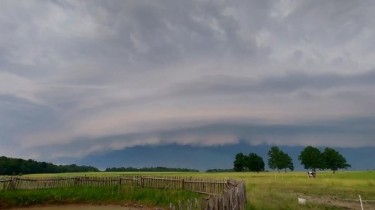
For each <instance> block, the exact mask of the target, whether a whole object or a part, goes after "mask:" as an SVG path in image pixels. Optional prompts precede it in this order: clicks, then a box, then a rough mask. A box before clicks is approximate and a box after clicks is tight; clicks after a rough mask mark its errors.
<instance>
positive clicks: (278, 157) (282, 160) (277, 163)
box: [268, 146, 294, 172]
mask: <svg viewBox="0 0 375 210" xmlns="http://www.w3.org/2000/svg"><path fill="white" fill-rule="evenodd" d="M268 167H269V168H270V169H273V170H275V169H277V170H278V171H280V170H282V169H284V170H285V172H286V170H287V169H289V170H291V171H293V170H294V165H293V161H292V158H291V157H290V156H289V155H288V154H287V153H285V152H283V151H282V150H280V148H279V147H277V146H273V147H271V149H270V150H269V151H268Z"/></svg>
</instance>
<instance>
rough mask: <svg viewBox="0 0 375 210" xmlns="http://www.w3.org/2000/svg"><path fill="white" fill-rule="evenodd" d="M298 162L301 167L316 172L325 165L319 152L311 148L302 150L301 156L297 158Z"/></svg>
mask: <svg viewBox="0 0 375 210" xmlns="http://www.w3.org/2000/svg"><path fill="white" fill-rule="evenodd" d="M298 160H300V161H301V165H303V166H304V168H305V169H311V170H312V171H314V172H315V171H316V169H324V168H325V163H324V159H323V156H322V153H321V152H320V150H319V149H318V148H316V147H313V146H307V147H305V149H304V150H302V152H301V154H300V155H299V156H298Z"/></svg>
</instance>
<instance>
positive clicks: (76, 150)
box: [0, 0, 375, 160]
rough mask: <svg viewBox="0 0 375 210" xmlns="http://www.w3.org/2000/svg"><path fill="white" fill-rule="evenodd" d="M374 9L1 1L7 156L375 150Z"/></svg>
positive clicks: (2, 146)
mask: <svg viewBox="0 0 375 210" xmlns="http://www.w3.org/2000/svg"><path fill="white" fill-rule="evenodd" d="M374 6H375V3H374V2H372V1H351V0H348V1H346V0H334V1H324V0H321V1H320V0H319V1H316V0H306V1H295V0H279V1H271V0H252V1H224V0H220V1H210V0H207V1H175V0H161V1H139V0H134V1H132V0H125V1H95V0H90V1H88V0H87V1H85V0H84V1H68V0H65V1H59V0H56V1H43V2H41V1H27V0H23V1H22V0H21V1H12V0H3V1H1V2H0V29H1V33H0V138H1V139H0V154H4V155H7V156H17V157H24V158H37V159H38V158H43V159H46V160H58V159H59V158H65V157H77V158H80V157H84V156H87V155H92V154H95V153H103V152H108V151H113V150H121V149H124V148H128V147H134V146H141V145H168V144H177V145H192V146H199V147H208V146H217V145H230V144H236V143H239V142H245V143H248V144H251V145H260V144H276V145H288V146H294V145H297V146H305V145H315V146H335V147H347V148H355V147H364V146H375V141H374V140H373V137H374V136H375V129H374V128H375V110H374V108H373V107H375V60H374V59H373V58H374V56H375V55H374V54H375V48H374V47H375V42H374V41H373V40H375V39H374V38H375V32H374V30H373V29H374V28H375V21H374V20H375V14H374V13H373V12H372V11H371V8H373V7H374Z"/></svg>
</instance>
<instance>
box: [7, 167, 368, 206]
mask: <svg viewBox="0 0 375 210" xmlns="http://www.w3.org/2000/svg"><path fill="white" fill-rule="evenodd" d="M83 175H87V176H119V175H151V176H182V177H202V178H212V179H229V178H231V179H237V180H244V181H245V182H246V187H247V199H248V204H247V209H360V208H361V206H360V202H359V198H358V196H359V195H361V198H362V199H363V205H364V209H375V172H374V171H362V172H359V171H358V172H357V171H339V172H336V173H335V174H332V172H318V173H317V177H316V178H307V174H306V173H305V172H288V173H284V172H281V173H278V172H262V173H252V172H230V173H227V172H226V173H150V172H147V173H140V172H137V173H121V172H94V173H67V174H37V175H27V176H29V177H53V176H57V177H61V176H83ZM46 190H47V189H46ZM49 190H52V191H53V190H54V189H49ZM62 190H63V189H62ZM102 190H107V191H108V192H106V193H105V194H106V195H107V197H103V196H100V194H101V193H100V190H96V189H95V190H93V189H92V188H90V189H70V191H69V192H63V193H61V194H59V195H60V197H64V196H65V195H66V194H69V193H70V194H69V195H71V196H70V197H69V196H68V197H66V199H65V200H66V201H68V202H70V203H77V202H78V203H92V202H94V201H95V202H99V203H114V204H119V203H123V202H124V201H125V200H127V201H137V202H140V203H144V204H146V205H150V206H152V205H157V206H161V207H166V206H167V205H168V202H170V201H171V200H173V199H188V198H193V197H196V196H197V195H196V194H194V193H190V194H189V193H188V194H184V193H185V192H168V191H167V190H162V191H160V190H157V189H141V191H138V190H139V189H132V190H131V191H129V193H127V194H128V195H127V196H129V197H128V198H126V197H125V195H115V194H116V193H113V191H114V189H102ZM111 190H112V191H111ZM142 190H145V191H142ZM34 191H35V190H34ZM82 191H84V192H82ZM91 191H94V192H95V193H94V192H91ZM11 193H14V194H13V195H11ZM22 193H26V194H25V195H24V196H21V197H22V198H23V199H27V193H30V191H13V192H4V191H0V200H4V199H5V197H4V196H7V198H6V199H10V200H11V199H12V197H19V195H21V194H22ZM43 193H44V194H46V195H49V194H51V193H52V194H53V192H48V190H47V192H43V190H42V191H41V192H40V193H38V194H43ZM168 193H171V194H168ZM91 194H93V195H91ZM131 194H133V195H131ZM84 195H85V196H87V197H82V196H84ZM57 196H58V195H57ZM47 197H48V196H47ZM298 197H300V198H305V199H306V200H307V202H306V205H300V204H298V202H297V198H298ZM73 198H74V199H73ZM40 199H43V198H40ZM45 199H46V200H48V198H45ZM55 200H58V199H55ZM15 202H17V201H15ZM95 202H94V203H95Z"/></svg>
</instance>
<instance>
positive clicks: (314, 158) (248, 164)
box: [233, 146, 351, 173]
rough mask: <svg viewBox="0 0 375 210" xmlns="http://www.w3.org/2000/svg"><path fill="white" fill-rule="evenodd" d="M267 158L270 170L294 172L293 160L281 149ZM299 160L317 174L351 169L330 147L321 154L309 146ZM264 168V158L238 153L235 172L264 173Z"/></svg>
mask: <svg viewBox="0 0 375 210" xmlns="http://www.w3.org/2000/svg"><path fill="white" fill-rule="evenodd" d="M267 156H268V159H267V163H268V167H269V168H270V169H272V170H277V171H280V170H284V171H285V172H286V171H287V170H288V169H289V170H290V171H293V170H294V165H293V161H292V158H291V157H290V156H289V155H288V154H287V153H285V152H284V151H282V150H281V149H280V148H279V147H277V146H273V147H271V148H270V150H269V151H268V153H267ZM298 160H299V161H300V163H301V165H303V166H304V168H305V169H308V170H311V171H313V172H315V171H316V169H320V170H325V169H330V170H332V171H333V173H335V172H336V171H337V170H339V169H344V168H349V167H351V166H350V165H349V164H348V163H347V161H346V159H345V157H344V156H343V155H341V154H340V153H339V152H338V151H336V150H335V149H332V148H330V147H326V148H325V149H324V150H323V152H321V151H320V150H319V149H318V148H316V147H313V146H307V147H305V148H304V149H303V150H302V151H301V153H300V155H299V156H298ZM264 167H265V163H264V161H263V158H262V157H261V156H259V155H257V154H256V153H250V154H249V155H244V154H243V153H237V154H236V156H235V160H234V162H233V170H234V171H253V172H260V171H264Z"/></svg>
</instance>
